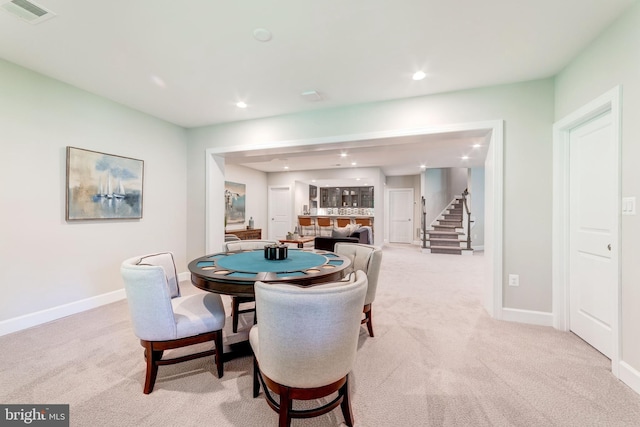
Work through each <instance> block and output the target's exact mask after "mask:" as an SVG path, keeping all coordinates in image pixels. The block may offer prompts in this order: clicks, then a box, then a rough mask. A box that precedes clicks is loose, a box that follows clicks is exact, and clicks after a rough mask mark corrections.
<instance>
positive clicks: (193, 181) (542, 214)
mask: <svg viewBox="0 0 640 427" xmlns="http://www.w3.org/2000/svg"><path fill="white" fill-rule="evenodd" d="M553 102H554V98H553V80H552V79H544V80H538V81H532V82H525V83H518V84H510V85H502V86H493V87H487V88H478V89H471V90H464V91H459V92H452V93H445V94H438V95H432V96H421V97H414V98H407V99H400V100H393V101H386V102H377V103H370V104H363V105H354V106H350V107H343V108H335V109H327V110H320V111H315V112H304V113H297V114H290V115H283V116H277V117H268V118H264V119H257V120H246V121H242V122H234V123H226V124H221V125H214V126H207V127H202V128H197V129H190V130H189V131H188V137H189V147H188V171H189V176H188V191H189V197H188V214H189V218H190V221H189V224H188V227H189V229H188V239H187V241H188V245H189V247H188V255H189V256H191V257H193V258H195V257H197V256H200V255H201V254H202V253H203V251H204V247H205V245H204V232H203V228H204V212H205V209H204V200H203V198H202V194H204V182H205V161H204V155H205V150H207V149H208V148H215V149H222V148H224V147H229V148H232V147H235V146H240V147H251V148H256V149H259V148H261V147H264V146H266V145H267V144H272V143H281V142H286V141H300V140H310V139H313V138H323V137H325V138H328V137H333V136H338V135H356V134H363V133H368V132H383V131H394V130H404V129H415V128H429V127H438V126H447V125H451V124H458V123H470V122H480V121H491V120H504V123H505V129H504V131H505V146H504V159H505V164H504V173H505V177H504V218H505V219H504V226H503V238H504V245H503V252H504V260H503V261H504V262H503V264H504V270H503V271H502V272H499V274H500V275H501V276H502V277H503V290H504V295H503V297H504V298H503V301H504V302H503V306H504V307H510V308H517V309H522V310H533V311H541V312H549V313H550V312H551V254H550V253H551V181H552V176H551V172H552V169H551V165H552V163H551V142H552V131H551V130H552V126H553ZM532 177H536V179H535V180H532V179H531V178H532ZM381 195H382V196H383V195H384V192H382V194H381V192H376V219H375V221H376V224H380V221H379V218H378V213H381V214H383V209H379V205H378V203H379V201H381V200H379V196H381ZM531 227H533V228H535V229H536V230H539V231H538V232H537V233H536V234H535V236H534V235H531V236H525V237H524V238H523V236H522V233H521V230H522V229H529V228H531ZM377 235H378V233H376V236H377ZM506 273H516V274H519V275H520V286H519V287H508V286H506V280H505V279H504V278H505V277H506Z"/></svg>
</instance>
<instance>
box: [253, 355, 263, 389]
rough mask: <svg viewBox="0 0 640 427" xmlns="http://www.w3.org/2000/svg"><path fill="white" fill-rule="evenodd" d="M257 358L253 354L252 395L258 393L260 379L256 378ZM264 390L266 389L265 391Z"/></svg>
mask: <svg viewBox="0 0 640 427" xmlns="http://www.w3.org/2000/svg"><path fill="white" fill-rule="evenodd" d="M258 369H259V368H258V360H257V359H256V357H255V356H253V397H254V398H255V397H258V395H259V394H260V381H259V380H258ZM265 392H266V391H265Z"/></svg>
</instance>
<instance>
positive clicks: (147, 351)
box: [142, 341, 162, 394]
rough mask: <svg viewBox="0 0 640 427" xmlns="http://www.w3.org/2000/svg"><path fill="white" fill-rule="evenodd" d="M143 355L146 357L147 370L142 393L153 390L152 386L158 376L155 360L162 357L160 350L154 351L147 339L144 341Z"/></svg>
mask: <svg viewBox="0 0 640 427" xmlns="http://www.w3.org/2000/svg"><path fill="white" fill-rule="evenodd" d="M144 356H145V359H147V372H146V375H145V380H144V389H143V390H142V392H143V393H144V394H149V393H151V392H152V391H153V386H154V385H155V384H156V377H157V376H158V364H157V363H156V361H157V360H159V359H160V358H162V351H154V350H153V344H152V343H151V342H149V341H145V342H144Z"/></svg>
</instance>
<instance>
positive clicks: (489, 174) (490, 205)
mask: <svg viewBox="0 0 640 427" xmlns="http://www.w3.org/2000/svg"><path fill="white" fill-rule="evenodd" d="M474 130H486V131H488V132H489V134H490V136H489V138H488V140H489V148H488V150H487V155H486V159H485V164H484V168H485V225H486V226H485V235H486V240H485V255H484V258H485V262H486V263H487V268H486V276H485V279H486V280H485V287H484V301H483V302H484V306H485V309H486V310H487V312H488V313H489V314H490V315H491V316H492V317H494V318H497V319H501V318H502V316H503V310H502V293H503V289H502V286H503V277H502V270H503V267H502V264H503V262H502V258H503V256H502V252H503V242H502V238H503V211H504V207H503V205H504V201H503V180H504V154H503V153H504V149H503V147H504V122H503V121H502V120H493V121H484V122H470V123H459V124H454V125H440V126H433V127H425V128H404V129H393V130H388V131H380V132H369V133H360V134H347V135H334V136H329V137H322V138H310V139H307V140H295V141H291V140H283V141H278V142H271V143H269V145H268V147H261V146H256V145H252V146H224V147H214V148H209V149H207V150H206V160H205V161H206V172H205V173H206V175H207V176H206V179H205V182H206V191H205V198H206V206H207V212H206V218H205V230H206V233H207V236H206V247H207V248H216V247H219V246H220V245H219V242H222V240H223V239H224V230H223V229H222V227H221V226H220V227H217V226H216V224H223V222H224V221H223V212H222V211H220V210H219V209H215V208H214V205H215V204H216V203H218V201H219V200H222V197H223V193H222V186H221V185H219V180H222V181H224V164H225V162H224V155H225V154H227V153H237V152H243V151H252V150H263V151H264V150H269V149H273V150H279V151H280V152H282V151H283V150H284V149H289V148H290V149H292V150H296V149H297V150H300V149H304V148H305V147H308V146H311V145H315V146H325V145H326V146H337V147H339V146H340V145H342V144H352V145H353V144H356V143H358V142H366V141H372V140H375V141H381V140H385V141H386V140H389V141H392V140H393V138H401V137H407V136H412V135H437V134H439V133H450V132H465V131H474ZM387 145H388V144H387ZM391 145H392V143H391ZM376 231H378V230H377V229H376Z"/></svg>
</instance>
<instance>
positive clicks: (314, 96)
mask: <svg viewBox="0 0 640 427" xmlns="http://www.w3.org/2000/svg"><path fill="white" fill-rule="evenodd" d="M300 95H301V96H302V97H303V98H304V99H306V100H307V101H311V102H317V101H321V100H322V95H320V94H319V93H318V92H316V91H315V90H309V91H307V92H302V93H301V94H300Z"/></svg>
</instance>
